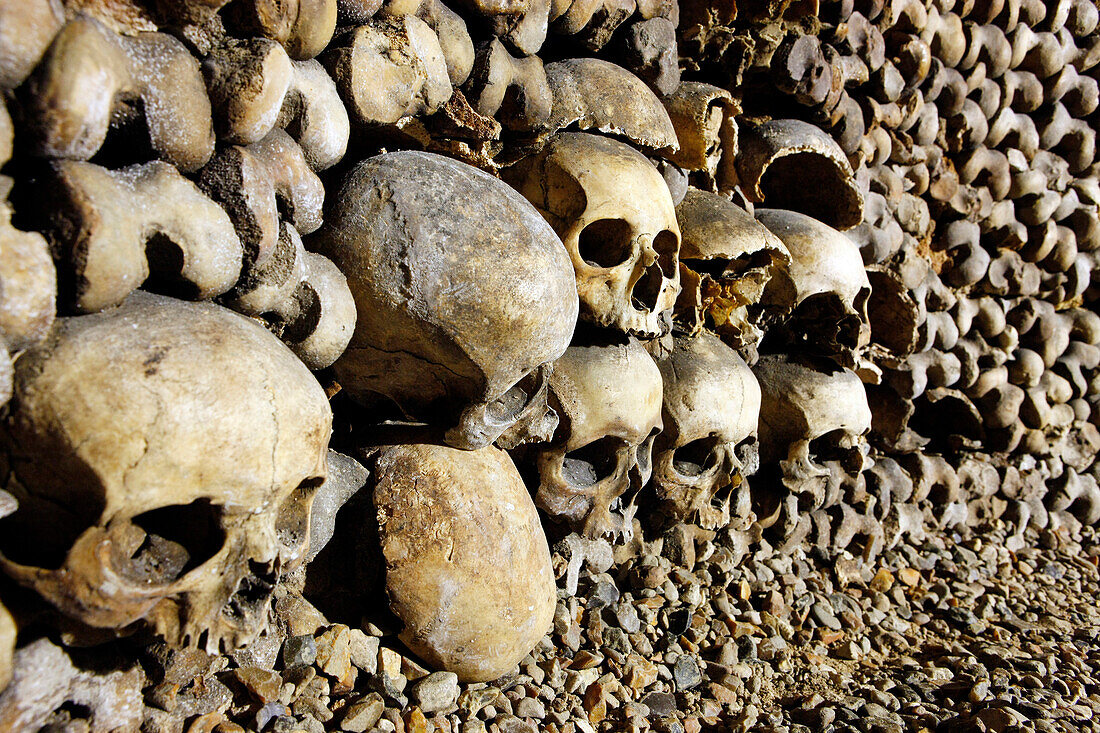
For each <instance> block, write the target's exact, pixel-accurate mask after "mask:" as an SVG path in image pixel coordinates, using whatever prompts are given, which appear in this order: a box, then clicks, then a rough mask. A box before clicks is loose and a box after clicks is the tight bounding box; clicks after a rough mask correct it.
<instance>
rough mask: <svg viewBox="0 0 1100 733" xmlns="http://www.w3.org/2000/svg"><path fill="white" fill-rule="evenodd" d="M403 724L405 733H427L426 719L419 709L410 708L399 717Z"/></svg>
mask: <svg viewBox="0 0 1100 733" xmlns="http://www.w3.org/2000/svg"><path fill="white" fill-rule="evenodd" d="M401 719H402V721H404V723H405V733H428V731H429V728H428V719H427V718H425V717H424V713H422V712H421V711H420V708H415V707H414V708H410V709H408V710H406V711H405V713H404V715H402V716H401Z"/></svg>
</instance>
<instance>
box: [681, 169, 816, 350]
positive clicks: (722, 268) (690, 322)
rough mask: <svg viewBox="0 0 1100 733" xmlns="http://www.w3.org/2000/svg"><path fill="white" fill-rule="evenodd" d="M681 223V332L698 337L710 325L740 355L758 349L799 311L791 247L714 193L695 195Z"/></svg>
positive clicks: (695, 191) (688, 198) (686, 205)
mask: <svg viewBox="0 0 1100 733" xmlns="http://www.w3.org/2000/svg"><path fill="white" fill-rule="evenodd" d="M676 220H677V221H678V222H679V224H680V235H681V237H682V241H681V243H680V286H681V290H680V297H679V299H678V300H677V302H676V320H677V323H678V324H679V327H680V328H682V329H683V330H684V331H686V332H687V333H691V334H694V333H698V332H699V331H700V330H701V329H702V328H703V326H704V325H705V326H707V327H709V328H711V329H713V330H714V331H715V332H716V333H718V334H719V335H720V336H721V337H722V339H723V340H724V341H725V342H726V343H728V344H729V345H730V346H732V347H733V348H735V349H740V348H744V347H746V346H752V345H754V344H756V343H757V342H758V341H759V340H760V337H761V336H762V335H763V334H762V330H761V329H762V327H763V328H766V327H767V325H768V324H769V323H771V322H773V321H775V320H777V319H780V318H783V317H785V316H786V315H787V314H788V313H789V311H790V308H791V306H792V305H793V304H794V297H795V293H794V285H793V284H792V283H791V282H790V276H789V275H788V274H787V268H788V266H789V265H790V262H791V255H790V253H789V252H787V248H786V247H785V246H783V242H781V241H780V240H779V238H778V237H777V236H775V235H774V234H772V233H771V232H770V231H769V230H768V228H767V227H765V226H764V225H763V224H761V223H760V222H758V221H756V220H755V219H753V218H752V215H751V214H749V213H748V212H747V211H745V210H744V209H742V208H741V207H740V206H738V205H737V204H735V203H733V202H732V201H730V200H729V199H727V198H726V197H725V196H720V195H718V194H716V193H710V192H709V191H700V190H699V189H697V188H689V189H688V192H687V195H686V196H684V200H683V201H681V202H680V203H679V205H677V207H676ZM773 280H774V282H773ZM765 288H766V290H765ZM765 292H766V293H767V295H768V297H767V298H765V297H764V295H765Z"/></svg>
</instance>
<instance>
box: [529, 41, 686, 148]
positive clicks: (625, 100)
mask: <svg viewBox="0 0 1100 733" xmlns="http://www.w3.org/2000/svg"><path fill="white" fill-rule="evenodd" d="M546 79H547V82H548V83H549V85H550V90H551V92H552V93H553V96H554V101H553V106H552V108H551V113H550V119H549V121H548V122H547V123H546V132H547V133H550V134H552V133H554V132H557V131H558V130H562V129H564V128H567V127H570V126H576V127H577V128H579V129H581V130H588V131H591V132H603V133H608V134H612V135H616V136H619V137H623V138H626V139H627V140H630V141H631V142H632V143H634V144H635V145H637V146H639V147H641V148H644V149H646V150H652V151H655V152H674V151H675V150H676V149H677V148H678V147H679V142H678V141H677V139H676V129H675V128H674V127H673V126H672V121H671V120H670V119H669V116H668V112H666V111H665V108H664V106H663V105H662V104H661V100H660V99H658V98H657V95H656V94H654V93H653V92H652V91H650V89H649V87H647V86H646V85H645V83H643V82H642V80H641V79H639V78H638V77H636V76H634V75H633V74H631V73H630V72H629V71H627V70H626V69H624V68H622V67H620V66H616V65H615V64H612V63H610V62H608V61H600V60H598V59H588V58H579V59H567V60H565V61H557V62H555V63H552V64H547V65H546Z"/></svg>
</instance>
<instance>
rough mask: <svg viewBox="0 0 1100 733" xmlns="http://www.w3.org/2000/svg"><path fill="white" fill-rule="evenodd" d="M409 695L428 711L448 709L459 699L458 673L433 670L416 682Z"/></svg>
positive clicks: (434, 711)
mask: <svg viewBox="0 0 1100 733" xmlns="http://www.w3.org/2000/svg"><path fill="white" fill-rule="evenodd" d="M409 696H410V697H411V698H412V700H413V701H414V702H416V704H417V705H419V706H420V708H421V710H423V711H424V712H426V713H436V712H440V711H442V710H446V709H448V708H450V707H453V706H454V704H455V702H456V701H457V700H458V675H456V674H455V673H454V672H433V673H432V674H429V675H428V676H427V677H423V678H421V679H419V680H417V681H416V682H414V683H413V684H412V687H411V688H410V693H409Z"/></svg>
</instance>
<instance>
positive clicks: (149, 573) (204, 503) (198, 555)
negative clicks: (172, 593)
mask: <svg viewBox="0 0 1100 733" xmlns="http://www.w3.org/2000/svg"><path fill="white" fill-rule="evenodd" d="M130 522H131V524H133V525H134V526H135V527H139V528H140V529H141V530H142V531H144V532H145V539H144V541H143V542H142V543H141V544H140V545H139V546H138V548H137V550H136V551H135V552H134V553H133V555H132V556H131V558H130V562H129V564H128V566H127V568H126V570H127V572H128V574H131V575H133V576H135V577H137V578H142V579H147V580H150V581H153V582H162V583H164V582H171V581H174V580H176V579H177V578H180V577H181V576H183V575H184V574H186V573H188V572H190V571H191V570H194V569H195V568H197V567H199V566H200V565H202V564H203V563H204V562H206V561H207V560H209V559H210V558H212V557H214V555H215V554H216V553H217V552H218V550H220V549H221V548H222V545H223V544H225V534H224V533H223V532H222V527H221V507H218V506H215V505H213V504H211V503H210V502H209V501H208V500H206V499H199V500H198V501H193V502H191V503H190V504H177V505H175V506H166V507H161V508H160V509H153V510H152V511H148V512H145V513H144V514H139V515H138V516H136V517H134V518H133V519H131V520H130Z"/></svg>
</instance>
